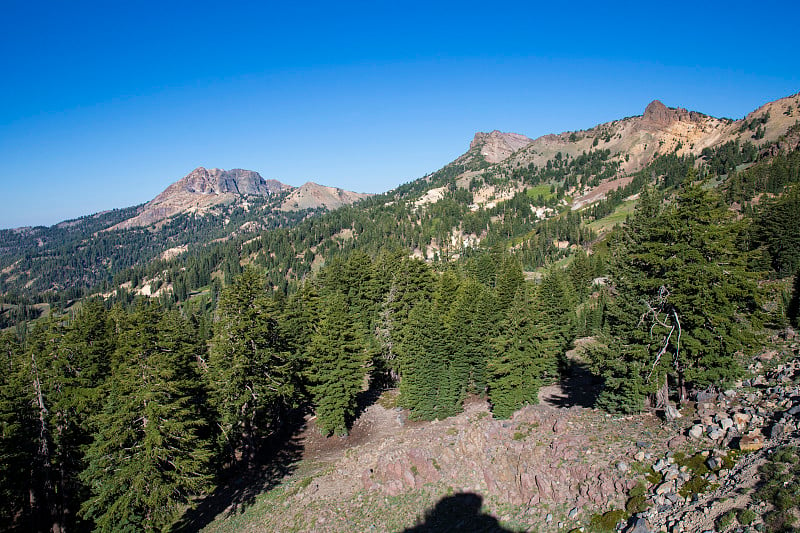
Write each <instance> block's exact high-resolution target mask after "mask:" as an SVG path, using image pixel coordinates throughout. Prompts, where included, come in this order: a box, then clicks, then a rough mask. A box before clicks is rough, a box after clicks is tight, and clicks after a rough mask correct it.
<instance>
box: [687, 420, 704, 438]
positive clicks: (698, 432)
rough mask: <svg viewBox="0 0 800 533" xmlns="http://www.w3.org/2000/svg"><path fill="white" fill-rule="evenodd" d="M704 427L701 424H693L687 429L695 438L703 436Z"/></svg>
mask: <svg viewBox="0 0 800 533" xmlns="http://www.w3.org/2000/svg"><path fill="white" fill-rule="evenodd" d="M703 432H704V428H703V426H702V425H701V424H695V425H694V426H692V429H690V430H689V436H690V437H692V438H693V439H695V440H697V439H699V438H700V437H702V436H703Z"/></svg>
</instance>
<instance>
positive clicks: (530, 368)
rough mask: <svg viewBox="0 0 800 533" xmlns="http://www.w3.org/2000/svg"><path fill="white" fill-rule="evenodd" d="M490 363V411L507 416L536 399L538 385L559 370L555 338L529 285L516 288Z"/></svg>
mask: <svg viewBox="0 0 800 533" xmlns="http://www.w3.org/2000/svg"><path fill="white" fill-rule="evenodd" d="M500 331H501V332H502V333H501V334H500V336H499V337H497V338H496V339H495V343H494V346H495V352H494V354H493V355H492V357H491V360H490V362H489V373H490V377H489V399H490V400H491V404H492V413H494V415H495V416H497V417H498V418H509V417H510V416H511V414H512V413H513V412H514V411H516V410H517V409H519V408H521V407H522V406H524V405H526V404H535V403H537V402H538V393H539V387H540V386H541V385H542V384H543V383H547V382H548V381H549V380H552V379H553V378H554V377H555V376H556V375H557V373H558V341H557V334H556V332H555V331H554V328H553V327H552V326H551V325H550V324H549V321H548V320H547V318H546V316H545V315H544V313H543V312H542V310H541V308H540V306H539V304H538V303H537V302H535V301H534V298H533V294H532V291H531V290H530V289H529V288H528V287H525V286H523V287H520V288H519V290H518V291H517V294H516V296H515V297H514V301H513V302H512V305H511V308H510V309H509V311H508V314H507V316H506V319H505V320H504V321H503V324H502V326H501V327H500Z"/></svg>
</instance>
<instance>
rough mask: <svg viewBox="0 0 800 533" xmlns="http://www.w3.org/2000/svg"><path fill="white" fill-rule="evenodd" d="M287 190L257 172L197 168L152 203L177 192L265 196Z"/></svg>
mask: <svg viewBox="0 0 800 533" xmlns="http://www.w3.org/2000/svg"><path fill="white" fill-rule="evenodd" d="M286 188H288V186H287V185H284V184H283V183H281V182H279V181H276V180H265V179H264V178H262V177H261V175H260V174H259V173H258V172H253V171H252V170H243V169H241V168H234V169H232V170H222V169H220V168H212V169H210V170H209V169H205V168H203V167H198V168H196V169H194V170H193V171H191V172H190V173H189V174H188V175H186V176H185V177H184V178H182V179H181V180H179V181H177V182H175V183H173V184H172V185H170V186H169V187H167V189H166V190H165V191H164V192H162V193H161V194H159V195H158V196H156V197H155V198H154V199H153V202H159V201H163V200H164V199H166V198H168V197H170V196H173V195H174V194H175V193H178V192H182V191H184V192H188V193H193V194H225V193H233V194H240V195H243V194H253V195H259V196H266V195H269V194H274V193H276V192H280V191H282V190H284V189H286Z"/></svg>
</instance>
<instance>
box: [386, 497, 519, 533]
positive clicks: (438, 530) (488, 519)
mask: <svg viewBox="0 0 800 533" xmlns="http://www.w3.org/2000/svg"><path fill="white" fill-rule="evenodd" d="M482 504H483V497H481V496H480V495H478V494H473V493H470V492H460V493H458V494H454V495H452V496H447V497H445V498H442V499H441V500H439V502H438V503H437V504H436V506H435V507H434V508H433V509H430V510H429V511H427V512H426V513H425V517H424V521H423V522H422V523H421V524H418V525H416V526H414V527H411V528H408V529H404V530H403V532H402V533H447V532H453V533H456V532H459V533H460V532H464V531H469V532H471V533H517V532H515V531H514V530H511V529H506V528H504V527H502V526H501V525H500V522H498V521H497V519H496V518H495V517H493V516H491V515H488V514H484V513H481V505H482Z"/></svg>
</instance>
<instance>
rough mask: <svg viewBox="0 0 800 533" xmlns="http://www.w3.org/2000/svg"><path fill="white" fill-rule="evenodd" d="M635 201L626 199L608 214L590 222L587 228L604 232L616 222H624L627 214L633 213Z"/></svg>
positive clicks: (616, 223)
mask: <svg viewBox="0 0 800 533" xmlns="http://www.w3.org/2000/svg"><path fill="white" fill-rule="evenodd" d="M636 203H637V200H628V201H627V202H623V203H622V205H620V206H618V207H617V208H616V209H615V210H614V212H613V213H611V214H610V215H608V216H606V217H604V218H601V219H600V220H595V221H594V222H592V223H590V224H589V229H591V230H594V231H596V232H597V233H605V232H606V231H609V230H611V229H612V228H613V227H614V226H616V225H618V224H624V223H625V219H626V218H627V217H628V215H632V214H633V211H634V209H635V208H636Z"/></svg>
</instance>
